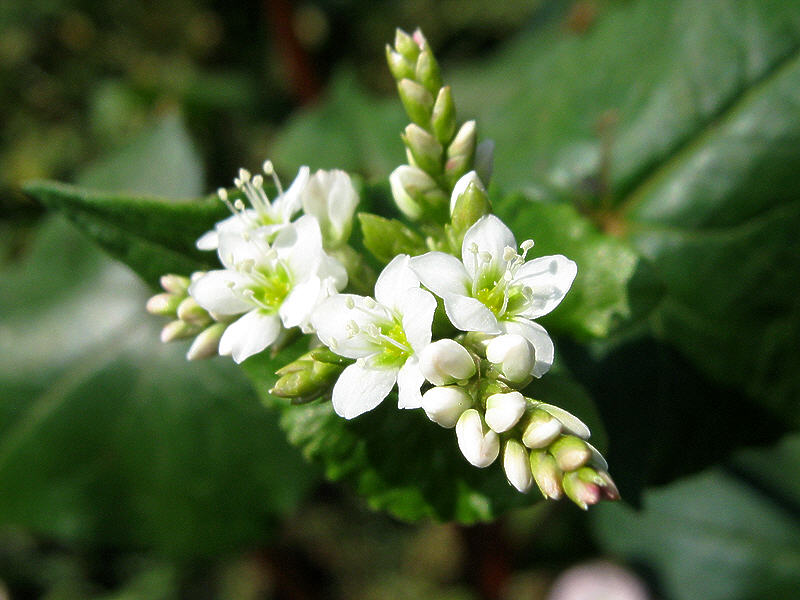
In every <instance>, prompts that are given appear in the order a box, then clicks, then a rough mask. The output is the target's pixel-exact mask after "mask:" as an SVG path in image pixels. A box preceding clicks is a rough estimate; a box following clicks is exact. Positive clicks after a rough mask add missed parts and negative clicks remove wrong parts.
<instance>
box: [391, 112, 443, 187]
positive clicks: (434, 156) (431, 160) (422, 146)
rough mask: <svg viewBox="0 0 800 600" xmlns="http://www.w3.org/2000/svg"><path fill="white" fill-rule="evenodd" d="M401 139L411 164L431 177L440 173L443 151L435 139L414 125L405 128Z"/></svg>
mask: <svg viewBox="0 0 800 600" xmlns="http://www.w3.org/2000/svg"><path fill="white" fill-rule="evenodd" d="M401 137H402V138H403V143H405V145H406V147H407V148H408V150H409V152H410V153H411V160H410V161H409V162H411V164H413V165H415V166H417V167H419V168H420V169H422V170H423V171H425V172H426V173H428V174H429V175H431V176H432V177H435V176H436V175H438V174H439V173H440V172H441V170H442V154H443V153H444V149H443V148H442V145H441V144H440V143H439V142H437V141H436V138H435V137H433V136H432V135H431V134H430V133H428V132H427V131H425V130H424V129H422V128H421V127H420V126H419V125H416V124H414V123H411V124H410V125H408V126H407V127H406V129H405V132H404V133H403V134H402V136H401Z"/></svg>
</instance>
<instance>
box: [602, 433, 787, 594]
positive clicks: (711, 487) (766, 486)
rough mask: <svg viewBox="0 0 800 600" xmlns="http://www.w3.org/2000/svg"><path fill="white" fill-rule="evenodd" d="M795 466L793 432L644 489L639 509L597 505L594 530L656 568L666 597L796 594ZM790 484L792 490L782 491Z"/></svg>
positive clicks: (633, 557)
mask: <svg viewBox="0 0 800 600" xmlns="http://www.w3.org/2000/svg"><path fill="white" fill-rule="evenodd" d="M756 465H758V466H759V468H756V469H753V467H754V466H756ZM798 470H800V438H798V436H796V435H795V436H791V437H789V438H787V439H785V440H784V442H783V443H782V444H780V445H779V446H777V447H776V448H772V449H769V450H762V451H759V452H754V451H749V452H747V453H743V454H742V455H740V457H738V458H737V459H736V460H735V461H734V462H733V463H732V466H731V467H730V468H727V469H714V470H710V471H706V472H704V473H702V474H700V475H697V476H695V477H692V478H691V479H689V480H687V481H684V482H681V483H677V484H673V485H671V486H669V487H667V488H663V489H661V490H657V491H652V492H648V493H647V494H646V496H645V500H644V509H643V510H642V511H641V512H639V513H636V512H634V511H633V510H631V509H630V508H627V507H625V506H624V505H622V504H617V505H604V506H599V507H596V508H595V510H594V511H593V514H592V517H593V521H594V524H595V530H596V533H597V536H598V538H599V540H600V542H601V543H602V544H603V545H604V546H605V547H606V548H607V549H608V550H610V551H612V552H614V553H617V554H622V555H624V556H626V557H628V558H629V559H631V560H635V561H636V562H637V563H639V564H642V563H644V564H646V565H648V566H649V567H651V568H655V569H657V573H659V574H660V576H661V581H660V583H661V584H662V586H663V588H664V591H665V592H666V595H667V597H669V598H675V599H676V600H694V599H696V598H703V600H758V599H761V598H770V599H771V600H784V599H785V600H790V599H794V598H796V597H797V590H798V588H799V587H800V524H798V523H800V521H799V520H798V517H799V516H800V495H798V493H797V492H798V490H797V486H796V485H795V480H796V477H793V474H796V473H797V472H798ZM754 478H755V479H754ZM754 480H755V481H756V483H757V485H755V486H753V485H751V483H753V481H754ZM787 485H791V486H793V487H792V492H791V494H790V495H786V494H784V493H782V492H783V490H785V489H786V488H787ZM776 491H778V492H779V493H778V494H776V493H775V492H776Z"/></svg>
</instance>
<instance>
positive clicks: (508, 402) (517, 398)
mask: <svg viewBox="0 0 800 600" xmlns="http://www.w3.org/2000/svg"><path fill="white" fill-rule="evenodd" d="M525 406H526V402H525V397H524V396H523V395H522V394H520V393H519V392H508V393H507V394H492V395H491V396H489V397H488V398H487V399H486V423H487V424H488V425H489V427H491V428H492V429H493V430H494V431H496V432H497V433H503V432H504V431H508V430H509V429H511V428H512V427H514V425H516V424H517V422H518V421H519V419H520V417H521V416H522V415H523V414H524V413H525Z"/></svg>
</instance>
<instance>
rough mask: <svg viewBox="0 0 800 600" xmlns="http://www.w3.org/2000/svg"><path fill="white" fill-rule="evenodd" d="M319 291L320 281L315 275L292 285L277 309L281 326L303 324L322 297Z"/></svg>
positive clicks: (288, 326) (320, 289)
mask: <svg viewBox="0 0 800 600" xmlns="http://www.w3.org/2000/svg"><path fill="white" fill-rule="evenodd" d="M321 291H322V281H321V280H320V278H319V277H317V276H316V275H315V276H312V277H309V278H308V279H307V280H306V281H303V282H301V283H298V284H297V285H296V286H294V287H293V288H292V291H291V292H289V293H288V294H287V296H286V298H284V300H283V303H282V304H281V307H280V309H279V311H278V313H279V314H280V317H281V321H283V326H284V327H286V328H287V329H288V328H290V327H298V326H301V325H305V324H306V323H307V322H308V320H309V319H310V318H311V313H312V312H314V308H316V306H317V304H319V303H320V300H321V299H322V298H320V292H321Z"/></svg>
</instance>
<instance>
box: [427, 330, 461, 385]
mask: <svg viewBox="0 0 800 600" xmlns="http://www.w3.org/2000/svg"><path fill="white" fill-rule="evenodd" d="M419 369H420V371H422V374H423V375H424V376H425V379H427V380H428V381H430V382H431V383H432V384H433V385H447V384H449V383H455V382H456V381H460V380H463V379H469V378H470V377H472V376H473V375H474V374H475V361H474V360H473V358H472V355H471V354H470V353H469V351H468V350H467V349H466V348H464V346H462V345H461V344H459V343H458V342H456V341H455V340H451V339H442V340H437V341H435V342H433V343H432V344H428V345H427V346H426V347H425V349H424V350H423V351H422V352H421V353H420V357H419Z"/></svg>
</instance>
